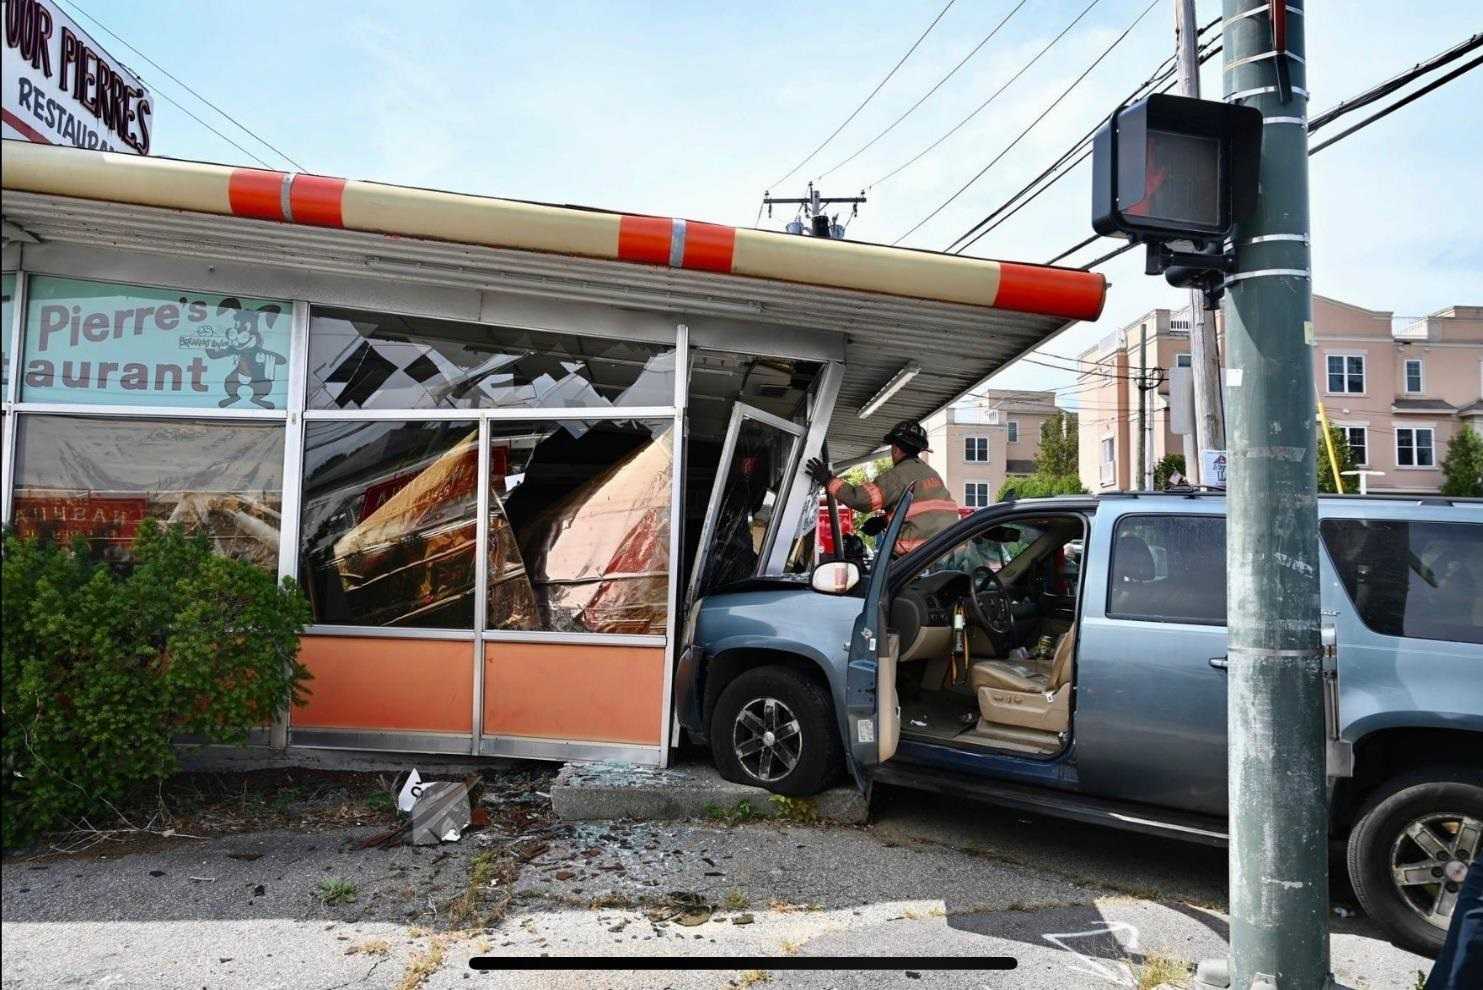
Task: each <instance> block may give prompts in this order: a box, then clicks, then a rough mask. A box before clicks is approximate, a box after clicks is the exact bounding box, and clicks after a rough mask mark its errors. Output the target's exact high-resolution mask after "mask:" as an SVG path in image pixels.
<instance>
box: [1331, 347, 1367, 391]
mask: <svg viewBox="0 0 1483 990" xmlns="http://www.w3.org/2000/svg"><path fill="white" fill-rule="evenodd" d="M1328 390H1329V391H1330V392H1332V393H1336V394H1339V395H1344V394H1350V395H1360V394H1362V393H1363V392H1364V390H1365V358H1364V355H1363V354H1330V355H1328Z"/></svg>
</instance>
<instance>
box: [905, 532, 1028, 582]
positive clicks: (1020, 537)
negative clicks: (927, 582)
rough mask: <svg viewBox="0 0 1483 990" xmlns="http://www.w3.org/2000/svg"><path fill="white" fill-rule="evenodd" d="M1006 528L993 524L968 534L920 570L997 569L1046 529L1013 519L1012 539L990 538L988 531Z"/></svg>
mask: <svg viewBox="0 0 1483 990" xmlns="http://www.w3.org/2000/svg"><path fill="white" fill-rule="evenodd" d="M1005 528H1006V527H1000V526H995V527H991V528H990V529H987V530H984V531H983V532H981V533H979V534H978V535H977V536H972V537H969V538H968V539H966V540H964V541H963V542H962V543H959V544H958V545H957V546H955V547H953V548H952V549H951V550H949V551H948V552H947V553H945V554H943V555H942V556H941V557H938V558H937V559H936V560H934V561H933V562H932V563H930V564H928V565H927V566H926V567H925V568H924V569H923V571H922V573H923V574H936V573H937V572H938V571H966V572H970V573H971V572H972V571H973V569H974V568H976V567H987V568H988V569H989V570H991V571H996V572H997V571H999V570H1000V569H1001V568H1003V567H1004V566H1005V565H1006V564H1008V563H1009V562H1010V561H1011V560H1014V559H1015V558H1016V557H1018V556H1019V555H1020V554H1022V553H1024V552H1025V549H1026V548H1027V547H1029V546H1030V544H1032V543H1034V542H1035V541H1036V540H1038V539H1039V538H1040V537H1041V536H1042V535H1044V533H1045V530H1043V529H1040V528H1039V527H1036V526H1031V525H1028V524H1026V523H1022V522H1015V523H1013V524H1012V525H1011V526H1009V527H1008V528H1009V529H1012V530H1014V531H1015V537H1016V538H1015V539H1013V540H996V539H993V538H992V536H991V534H995V535H1000V534H1001V533H1002V530H1003V529H1005Z"/></svg>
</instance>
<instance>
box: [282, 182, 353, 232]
mask: <svg viewBox="0 0 1483 990" xmlns="http://www.w3.org/2000/svg"><path fill="white" fill-rule="evenodd" d="M344 201H345V180H344V179H335V178H331V177H330V176H327V175H296V176H294V181H293V185H292V187H290V189H289V209H290V210H292V211H293V218H294V223H308V224H313V225H314V226H316V227H343V226H345V217H344V214H343V213H342V211H341V208H342V206H343V204H344Z"/></svg>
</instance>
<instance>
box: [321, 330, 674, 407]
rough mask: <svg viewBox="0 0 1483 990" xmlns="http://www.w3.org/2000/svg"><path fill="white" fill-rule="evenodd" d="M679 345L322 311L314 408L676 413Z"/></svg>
mask: <svg viewBox="0 0 1483 990" xmlns="http://www.w3.org/2000/svg"><path fill="white" fill-rule="evenodd" d="M674 393H675V352H674V347H673V346H672V345H660V344H649V343H642V342H632V341H623V340H607V339H603V338H599V337H582V336H576V335H573V334H562V333H545V332H542V331H536V330H517V329H513V328H510V327H498V326H488V325H485V324H478V323H455V322H452V321H449V320H432V319H423V318H419V317H410V316H390V315H386V314H380V313H362V312H354V311H351V310H340V309H325V308H316V309H315V310H314V316H313V320H312V321H311V323H310V325H309V394H308V408H310V409H491V408H493V409H510V408H524V409H552V408H566V407H580V408H587V409H591V408H608V407H612V406H668V405H670V404H671V403H673V401H674Z"/></svg>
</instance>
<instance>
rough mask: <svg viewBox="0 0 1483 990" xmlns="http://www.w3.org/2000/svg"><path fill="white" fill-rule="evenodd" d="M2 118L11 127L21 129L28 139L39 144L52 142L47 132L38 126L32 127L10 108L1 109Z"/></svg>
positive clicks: (0, 116) (0, 117)
mask: <svg viewBox="0 0 1483 990" xmlns="http://www.w3.org/2000/svg"><path fill="white" fill-rule="evenodd" d="M0 120H4V121H5V122H6V123H7V124H9V125H10V126H11V127H14V128H15V129H16V130H18V131H20V132H21V133H22V134H24V135H25V136H26V140H28V141H34V142H35V143H37V144H51V143H52V142H51V139H50V138H48V137H47V136H46V135H45V134H42V133H41V132H40V131H38V130H37V129H36V128H34V127H32V126H31V125H30V124H28V123H26V122H25V121H24V120H22V119H21V118H19V117H17V116H16V115H15V114H13V113H11V112H10V111H9V110H3V109H0Z"/></svg>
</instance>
